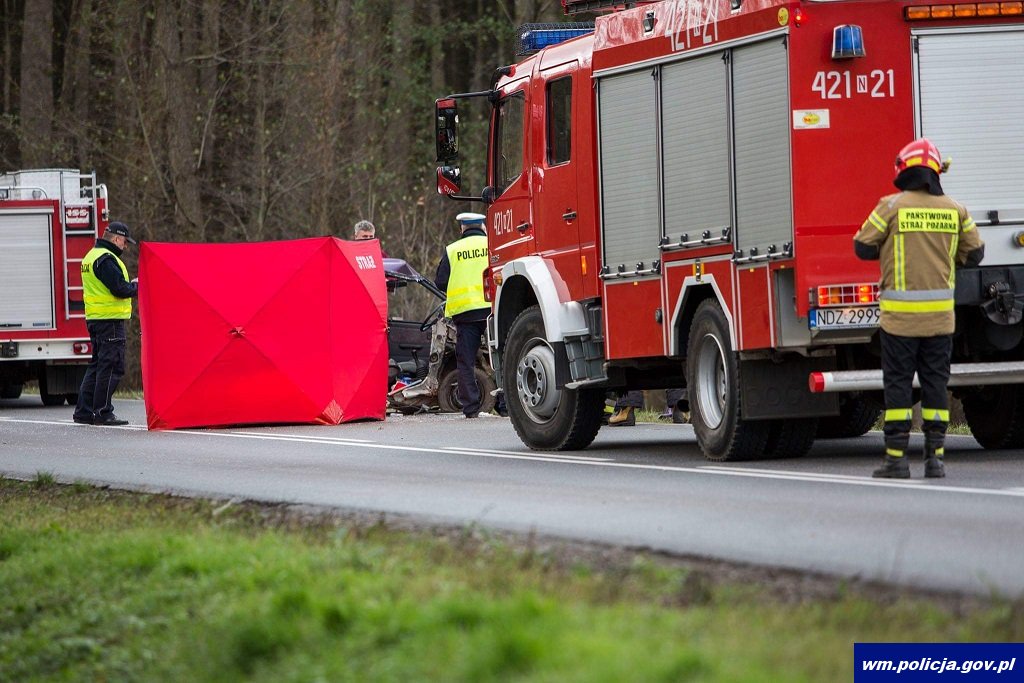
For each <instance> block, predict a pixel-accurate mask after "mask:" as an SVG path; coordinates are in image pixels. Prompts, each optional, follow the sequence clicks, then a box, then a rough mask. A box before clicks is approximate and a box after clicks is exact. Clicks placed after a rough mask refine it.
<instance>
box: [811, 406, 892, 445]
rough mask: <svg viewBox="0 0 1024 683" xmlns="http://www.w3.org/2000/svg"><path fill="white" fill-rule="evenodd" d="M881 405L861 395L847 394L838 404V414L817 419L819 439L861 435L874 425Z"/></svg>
mask: <svg viewBox="0 0 1024 683" xmlns="http://www.w3.org/2000/svg"><path fill="white" fill-rule="evenodd" d="M881 414H882V407H881V406H879V405H878V404H877V403H875V402H874V401H872V400H870V399H867V398H865V397H863V396H849V397H847V398H846V399H844V400H843V402H842V403H841V404H840V405H839V414H838V415H833V416H830V417H823V418H821V419H819V420H818V438H819V439H851V438H854V437H857V436H863V435H865V434H867V433H868V431H869V430H870V429H871V428H872V427H874V426H875V423H876V422H878V417H879V416H880V415H881Z"/></svg>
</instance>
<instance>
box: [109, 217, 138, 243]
mask: <svg viewBox="0 0 1024 683" xmlns="http://www.w3.org/2000/svg"><path fill="white" fill-rule="evenodd" d="M107 232H109V233H110V234H112V235H120V236H121V237H123V238H125V240H126V241H127V242H128V244H138V242H136V241H135V240H133V239H132V234H131V233H130V232H128V226H127V225H125V224H124V223H122V222H121V221H114V222H113V223H111V224H110V225H108V226H107Z"/></svg>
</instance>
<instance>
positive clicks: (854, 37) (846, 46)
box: [832, 24, 864, 59]
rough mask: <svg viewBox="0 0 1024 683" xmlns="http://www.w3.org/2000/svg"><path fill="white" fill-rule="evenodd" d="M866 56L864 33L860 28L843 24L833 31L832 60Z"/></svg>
mask: <svg viewBox="0 0 1024 683" xmlns="http://www.w3.org/2000/svg"><path fill="white" fill-rule="evenodd" d="M863 56H864V32H863V31H861V29H860V26H856V25H854V24H843V25H842V26H836V27H835V28H834V29H832V59H850V58H852V57H863Z"/></svg>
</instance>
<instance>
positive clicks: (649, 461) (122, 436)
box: [0, 396, 1024, 596]
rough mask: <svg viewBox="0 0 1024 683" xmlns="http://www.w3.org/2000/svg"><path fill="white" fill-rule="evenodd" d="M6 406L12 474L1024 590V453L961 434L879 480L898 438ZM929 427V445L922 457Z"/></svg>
mask: <svg viewBox="0 0 1024 683" xmlns="http://www.w3.org/2000/svg"><path fill="white" fill-rule="evenodd" d="M116 407H117V412H118V414H120V415H121V416H122V417H126V418H128V419H130V420H132V422H133V425H131V426H129V427H124V428H111V427H91V426H82V425H76V424H74V423H72V422H71V409H70V408H43V407H42V406H40V405H39V400H38V397H32V396H26V397H23V398H21V399H19V400H17V401H0V473H3V474H4V475H7V476H15V477H20V478H30V477H32V476H34V475H35V474H36V472H38V471H46V472H51V473H53V474H54V475H55V476H56V477H57V479H58V480H59V481H64V482H72V481H75V480H84V481H88V482H92V483H102V484H108V485H111V486H114V487H119V488H126V489H142V490H149V491H168V492H173V493H179V494H187V495H203V496H214V497H242V498H247V499H255V500H262V501H285V502H292V503H304V504H313V505H324V506H336V507H342V508H350V509H362V510H373V511H384V512H388V513H396V514H401V515H410V516H413V517H414V518H419V519H423V520H424V521H427V522H432V523H433V522H443V523H455V524H466V523H476V524H480V525H483V526H488V527H494V528H501V529H508V530H514V531H531V530H534V531H536V532H537V533H540V534H550V535H553V536H559V537H566V538H573V539H579V540H587V541H597V542H604V543H612V544H617V545H625V546H630V547H647V548H652V549H655V550H659V551H666V552H670V553H676V554H682V555H689V556H699V557H710V558H716V559H723V560H728V561H736V562H742V563H752V564H755V565H764V566H778V567H786V568H792V569H800V570H809V571H814V572H825V573H829V574H834V575H840V576H846V577H856V578H862V579H867V580H881V581H886V582H890V583H896V584H906V585H913V586H915V587H918V588H924V589H937V590H953V591H957V592H971V593H979V594H991V593H996V594H1000V595H1007V596H1020V595H1024V453H1020V452H1011V451H984V450H982V449H980V447H979V446H978V445H977V444H976V443H975V441H974V439H972V438H970V437H962V436H951V437H950V438H949V440H948V442H947V446H946V451H947V470H948V473H949V476H948V477H947V478H946V479H944V480H924V479H922V478H921V476H922V470H923V464H922V463H921V461H920V456H918V458H917V459H916V460H914V461H913V462H912V470H913V474H914V477H915V479H912V480H910V481H904V482H892V481H878V480H872V479H871V478H870V472H871V470H872V469H873V468H874V467H875V466H876V464H877V463H878V461H879V453H880V452H881V449H882V440H881V435H880V434H877V433H871V434H868V435H867V436H864V437H861V438H859V439H848V440H835V441H821V442H818V443H817V444H816V445H815V447H814V449H813V450H812V452H811V453H810V454H809V455H808V456H806V457H804V458H801V459H794V460H777V461H771V462H758V463H737V464H727V465H715V464H712V463H708V462H706V461H705V460H704V459H703V457H702V456H701V454H700V451H699V449H698V447H697V444H696V441H695V439H694V436H693V432H692V430H691V429H690V427H689V425H668V424H665V425H660V424H659V425H638V426H637V427H633V428H611V429H610V428H607V427H606V428H604V429H602V430H601V432H600V433H599V434H598V437H597V440H596V441H595V443H594V445H592V446H591V447H590V448H589V449H587V450H585V451H578V452H575V453H572V454H552V453H537V452H532V451H529V450H528V449H527V448H526V447H524V446H523V445H522V444H521V443H520V441H519V439H518V438H517V437H516V435H515V432H514V431H513V429H512V426H511V425H510V424H509V422H508V420H505V419H502V418H497V417H487V418H480V419H478V420H464V419H461V417H455V416H436V415H435V416H417V417H402V416H395V417H389V418H388V420H387V421H386V422H366V423H359V424H347V425H341V426H338V427H323V426H287V427H265V428H239V429H225V430H183V431H174V432H149V431H147V430H146V429H145V426H144V425H145V419H144V409H143V405H142V403H141V402H139V401H118V402H117V406H116ZM920 445H921V443H920V435H916V436H915V439H914V440H912V442H911V447H912V449H913V448H915V447H916V448H918V449H920Z"/></svg>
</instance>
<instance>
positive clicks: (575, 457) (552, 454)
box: [444, 446, 611, 462]
mask: <svg viewBox="0 0 1024 683" xmlns="http://www.w3.org/2000/svg"><path fill="white" fill-rule="evenodd" d="M444 448H445V450H446V451H459V452H465V453H480V452H481V449H479V448H466V447H464V446H445V447H444ZM483 452H485V453H498V454H500V455H523V453H522V452H521V451H499V450H496V449H494V448H489V449H487V450H486V451H483ZM534 455H538V456H540V455H545V451H536V452H535V453H534ZM547 457H554V458H570V459H572V460H594V461H597V462H610V461H611V458H600V457H598V456H596V455H568V454H567V453H562V452H557V451H552V452H550V453H547Z"/></svg>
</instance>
